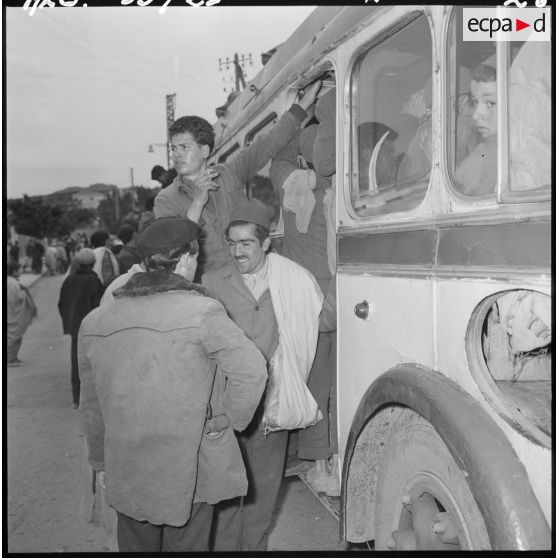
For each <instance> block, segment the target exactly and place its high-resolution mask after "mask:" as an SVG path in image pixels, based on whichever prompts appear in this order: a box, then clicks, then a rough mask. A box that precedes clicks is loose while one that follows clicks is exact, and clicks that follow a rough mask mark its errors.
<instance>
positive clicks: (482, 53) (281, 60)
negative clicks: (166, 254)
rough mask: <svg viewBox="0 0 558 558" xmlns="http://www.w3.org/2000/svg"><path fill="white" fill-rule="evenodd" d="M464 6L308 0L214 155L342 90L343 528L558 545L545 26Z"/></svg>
mask: <svg viewBox="0 0 558 558" xmlns="http://www.w3.org/2000/svg"><path fill="white" fill-rule="evenodd" d="M463 18H464V8H463V7H457V6H419V5H416V6H403V5H398V6H381V5H376V4H374V5H366V6H360V7H355V6H323V7H318V8H317V9H316V10H314V11H313V12H312V13H311V14H310V15H309V17H308V18H307V19H306V20H305V21H304V22H303V23H302V24H301V25H300V26H299V28H298V29H296V30H295V32H294V33H293V34H292V35H291V36H290V37H289V38H288V39H287V40H286V41H285V42H284V43H283V44H282V45H280V47H279V48H278V49H277V51H276V52H275V53H274V54H273V56H272V57H271V58H270V59H269V61H268V62H267V63H266V64H265V66H264V67H263V69H262V70H261V71H260V73H259V74H258V75H257V76H256V77H255V78H254V79H253V80H252V81H251V82H250V83H249V84H248V86H247V87H246V88H245V89H244V90H243V91H242V92H240V93H239V94H238V95H237V97H236V98H235V99H234V101H233V102H232V104H231V105H230V116H229V118H228V120H227V122H226V128H224V129H223V130H222V134H221V135H220V139H219V141H218V143H217V145H216V148H215V151H214V154H213V160H214V162H216V163H218V162H223V161H225V160H227V159H228V158H231V157H234V156H235V153H236V152H238V151H239V150H240V149H241V148H243V147H245V146H247V145H249V144H250V143H251V142H252V141H254V139H255V138H256V137H257V136H258V135H260V134H263V133H266V132H267V131H268V130H269V129H270V127H272V126H273V125H274V123H275V122H276V121H277V118H278V115H281V114H282V113H283V112H284V111H285V110H287V109H288V107H289V106H290V105H291V104H292V103H293V102H294V101H295V99H296V95H297V93H298V92H299V91H300V90H301V89H303V88H304V87H306V86H308V85H309V84H311V83H313V82H314V81H316V80H322V82H323V86H322V90H321V91H320V95H321V94H322V93H323V92H324V91H330V90H331V89H332V88H333V89H335V103H336V133H335V150H336V168H335V171H336V172H335V175H334V177H333V180H332V187H333V189H334V191H335V216H334V231H335V246H336V252H335V254H336V294H337V343H338V353H337V409H338V410H337V429H338V440H339V459H340V468H341V471H342V473H341V479H340V482H341V510H340V518H339V525H340V538H341V540H344V541H348V542H351V543H368V544H370V546H372V544H374V548H375V549H376V550H385V549H392V550H413V549H417V550H426V549H440V550H444V549H445V550H448V549H450V550H458V549H461V550H469V549H473V550H482V549H491V550H521V549H525V550H539V549H550V548H551V545H552V542H551V525H552V495H553V478H552V471H553V454H552V394H553V382H552V379H553V378H552V370H553V369H552V362H553V352H554V345H553V340H552V325H551V315H552V310H553V299H552V286H553V283H552V278H553V277H552V251H551V227H552V216H551V202H552V196H551V180H552V176H551V174H552V164H551V156H552V155H551V154H552V148H551V146H552V137H553V130H552V119H551V114H552V105H551V98H552V97H551V93H552V91H551V44H552V43H551V42H544V41H508V42H504V41H498V42H496V41H471V42H469V41H466V40H464V38H463V31H462V30H463ZM548 19H549V20H550V17H549V18H548ZM266 181H267V182H266ZM257 183H259V184H260V185H261V184H263V188H264V189H265V188H266V187H267V188H268V190H269V192H268V193H269V203H270V204H274V205H275V206H276V205H277V202H276V201H273V200H274V199H276V196H275V198H274V192H273V185H270V181H269V165H267V166H266V167H264V168H263V169H262V170H261V171H260V172H259V173H258V176H257V177H255V182H253V183H251V185H250V187H249V190H250V191H251V188H252V187H254V186H255V185H257ZM277 215H278V223H277V227H276V229H275V233H274V236H275V241H276V245H277V246H278V248H279V249H280V245H281V235H282V220H281V218H280V216H281V208H277ZM372 541H373V543H372Z"/></svg>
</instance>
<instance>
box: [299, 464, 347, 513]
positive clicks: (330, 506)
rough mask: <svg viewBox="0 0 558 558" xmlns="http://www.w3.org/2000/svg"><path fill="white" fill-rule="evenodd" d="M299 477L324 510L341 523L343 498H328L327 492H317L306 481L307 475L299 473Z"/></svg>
mask: <svg viewBox="0 0 558 558" xmlns="http://www.w3.org/2000/svg"><path fill="white" fill-rule="evenodd" d="M297 477H298V478H299V479H300V480H301V481H302V482H303V483H304V484H305V485H306V488H308V490H310V492H312V494H314V496H316V498H317V499H318V500H319V501H320V503H321V504H322V505H323V506H324V508H325V509H326V510H327V511H328V512H329V513H330V514H331V515H332V516H333V517H334V518H335V519H336V520H337V521H339V513H340V510H341V497H340V496H328V495H327V494H326V493H325V492H316V490H314V488H313V487H312V485H311V484H310V483H309V482H308V480H307V479H306V473H298V474H297Z"/></svg>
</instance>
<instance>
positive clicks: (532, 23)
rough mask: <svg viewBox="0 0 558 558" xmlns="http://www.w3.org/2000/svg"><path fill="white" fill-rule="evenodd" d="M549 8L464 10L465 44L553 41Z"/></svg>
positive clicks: (499, 7)
mask: <svg viewBox="0 0 558 558" xmlns="http://www.w3.org/2000/svg"><path fill="white" fill-rule="evenodd" d="M551 21H552V18H551V15H550V8H508V7H504V6H498V7H494V8H464V9H463V40H464V41H550V35H551V33H550V26H551Z"/></svg>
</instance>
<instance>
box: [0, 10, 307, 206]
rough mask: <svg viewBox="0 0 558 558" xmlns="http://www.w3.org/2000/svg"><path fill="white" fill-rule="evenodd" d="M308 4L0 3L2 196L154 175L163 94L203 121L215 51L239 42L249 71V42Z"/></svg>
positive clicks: (264, 43)
mask: <svg viewBox="0 0 558 558" xmlns="http://www.w3.org/2000/svg"><path fill="white" fill-rule="evenodd" d="M57 4H59V3H57ZM134 4H136V3H134ZM158 4H160V3H158ZM314 7H315V6H295V7H293V6H250V7H225V6H218V5H217V6H212V7H199V8H193V7H191V6H187V5H186V4H182V3H181V5H178V3H175V5H172V3H171V5H169V6H168V7H167V8H166V11H165V13H159V9H158V8H157V7H151V6H143V7H139V6H137V5H134V6H132V5H125V6H115V7H91V6H88V7H77V6H76V7H73V8H68V7H61V6H58V7H56V8H43V9H41V10H36V11H35V13H34V14H33V15H30V11H29V10H27V11H24V10H23V8H21V7H19V8H6V12H5V24H6V27H5V37H4V39H5V51H4V52H5V56H6V64H5V72H6V74H5V88H4V95H5V97H4V103H5V114H4V118H5V123H6V126H7V131H6V145H5V161H4V162H5V165H6V169H7V183H6V195H7V197H8V198H19V197H21V196H22V195H23V194H27V195H29V196H34V195H41V194H48V193H51V192H54V191H56V190H59V189H62V188H65V187H68V186H89V185H90V184H94V183H96V182H101V183H107V184H116V185H117V186H119V187H121V188H125V187H128V186H130V185H131V184H132V170H131V169H133V180H134V184H136V185H144V186H148V187H149V186H153V185H155V184H156V183H152V181H151V176H150V170H151V168H152V167H153V165H156V164H160V165H163V166H165V167H166V166H167V156H166V148H165V147H164V143H165V141H166V106H165V98H166V95H167V94H172V93H176V108H175V117H176V118H178V117H180V116H184V115H186V114H196V115H198V116H201V117H203V118H205V119H207V120H209V122H211V123H213V122H215V120H216V116H215V108H216V107H218V106H220V105H222V104H224V102H225V101H226V98H227V94H228V91H230V89H231V88H234V69H233V67H232V66H230V67H229V69H228V70H226V69H225V68H223V69H222V70H221V71H220V70H219V59H221V60H222V61H224V60H225V59H226V58H227V57H228V58H229V59H231V58H232V57H233V56H234V54H235V52H236V53H238V55H239V56H240V57H241V56H242V55H244V56H246V57H247V56H248V55H249V54H251V55H252V56H251V58H252V65H251V66H250V65H249V64H247V65H246V66H245V72H246V74H247V77H246V80H247V81H249V80H250V79H251V78H252V77H254V76H255V75H256V74H257V73H258V72H259V71H260V70H261V68H262V63H261V53H262V52H266V51H268V50H270V49H272V48H274V47H276V46H277V45H279V44H280V43H282V42H283V41H284V40H286V39H287V38H288V36H289V35H290V34H291V33H292V32H293V31H294V30H295V29H296V28H297V27H298V26H299V25H300V24H301V23H302V22H303V21H304V19H305V18H306V17H307V16H308V15H309V14H310V13H311V12H312V11H313V9H314ZM224 88H226V89H227V92H226V91H224ZM157 143H158V144H163V145H161V146H156V145H155V146H154V148H153V150H154V152H153V153H149V152H148V148H149V145H150V144H157Z"/></svg>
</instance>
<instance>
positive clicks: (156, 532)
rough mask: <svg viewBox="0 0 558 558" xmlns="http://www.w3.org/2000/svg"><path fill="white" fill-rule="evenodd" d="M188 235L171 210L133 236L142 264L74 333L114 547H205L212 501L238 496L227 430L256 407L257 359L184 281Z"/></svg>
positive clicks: (237, 464)
mask: <svg viewBox="0 0 558 558" xmlns="http://www.w3.org/2000/svg"><path fill="white" fill-rule="evenodd" d="M198 234H199V227H198V225H196V224H195V223H192V222H191V221H188V220H186V219H183V218H180V217H169V218H163V219H158V220H155V221H154V222H153V223H152V224H151V225H150V226H149V227H148V228H147V229H145V230H144V231H143V232H142V234H141V235H140V237H139V238H138V241H137V250H138V252H139V253H140V255H141V256H142V258H143V261H144V265H145V272H143V273H136V274H134V275H133V276H132V277H131V278H130V279H129V281H128V282H127V283H126V284H125V285H123V286H122V287H120V288H119V289H116V290H115V291H114V297H115V299H114V300H113V301H112V302H109V303H108V304H106V305H103V306H100V307H99V308H97V309H95V310H94V311H93V312H91V313H90V314H89V315H88V316H87V317H86V318H85V319H84V320H83V322H82V326H81V328H80V332H79V340H78V355H79V366H80V374H81V380H82V390H81V401H80V410H81V412H82V414H83V424H84V430H85V436H86V440H87V444H88V446H89V462H90V463H91V465H92V466H93V468H94V469H95V471H97V472H98V473H99V476H100V478H101V479H102V480H101V485H102V486H105V487H106V500H107V502H108V503H109V504H110V505H111V506H113V507H114V508H115V509H116V511H117V514H118V528H117V535H118V547H119V550H120V551H121V552H133V551H146V552H157V551H203V550H207V547H208V540H209V532H210V528H211V520H212V514H213V508H212V504H214V503H216V502H217V501H219V500H222V499H228V498H232V497H234V496H237V495H242V494H245V493H246V488H247V481H246V472H245V470H244V465H243V463H242V458H241V455H240V450H239V448H238V444H237V442H236V440H235V437H234V433H233V431H232V429H235V430H243V429H244V428H245V427H246V426H247V424H248V423H249V422H250V420H251V418H252V415H253V414H254V411H255V409H256V407H257V405H258V403H259V400H260V398H261V394H262V392H263V389H264V386H265V381H266V377H267V374H266V368H265V361H264V359H263V357H262V356H261V354H260V352H259V351H258V349H257V348H256V347H255V346H254V344H253V343H252V342H251V341H249V340H248V339H247V338H246V336H245V335H244V334H243V333H242V331H241V329H240V328H239V327H238V326H236V325H235V324H234V323H233V322H232V321H231V320H230V319H229V318H228V317H227V314H226V312H225V309H224V308H223V306H222V304H221V303H219V302H218V301H216V300H214V299H213V298H211V297H210V296H209V295H208V293H207V292H206V291H205V289H203V288H202V287H200V286H199V285H194V284H193V283H191V282H190V280H191V279H192V277H193V275H194V273H195V268H196V254H193V253H191V250H190V245H191V243H192V241H193V240H194V239H195V238H196V237H197V235H198ZM216 366H218V368H219V377H218V378H217V379H216V378H215V370H216ZM214 383H217V384H218V386H217V387H216V388H215V387H214ZM212 391H213V398H212V399H211V404H210V398H211V394H212Z"/></svg>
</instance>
